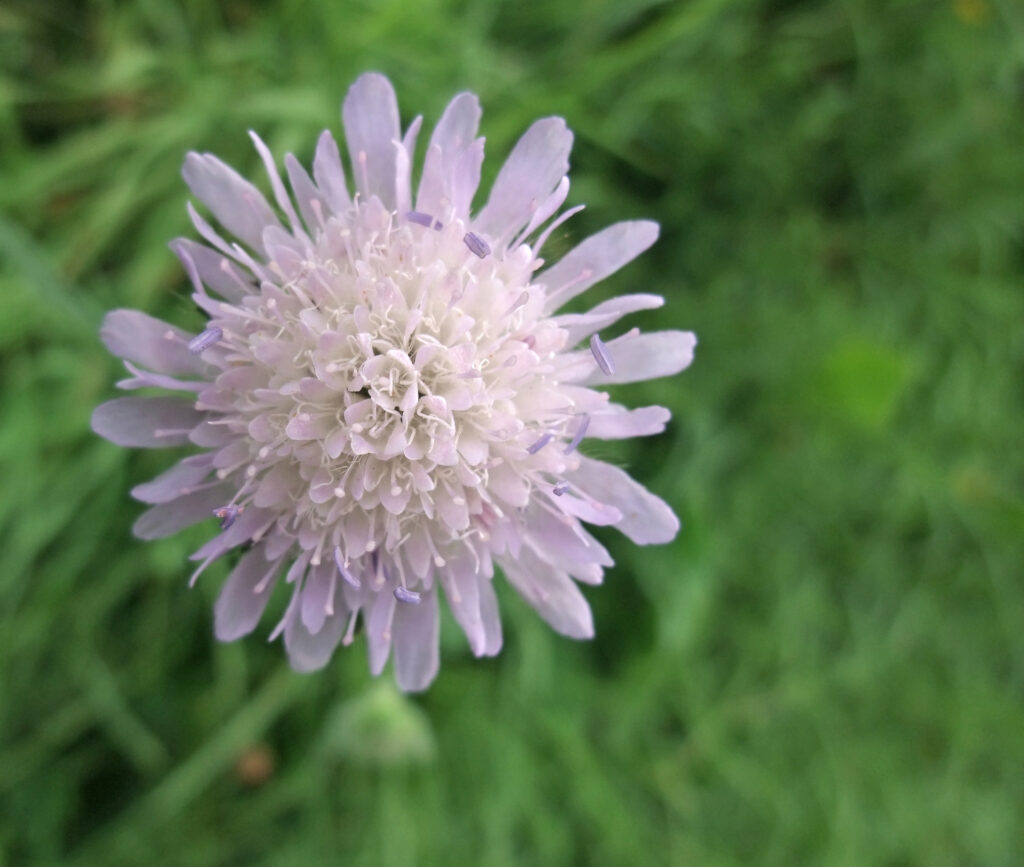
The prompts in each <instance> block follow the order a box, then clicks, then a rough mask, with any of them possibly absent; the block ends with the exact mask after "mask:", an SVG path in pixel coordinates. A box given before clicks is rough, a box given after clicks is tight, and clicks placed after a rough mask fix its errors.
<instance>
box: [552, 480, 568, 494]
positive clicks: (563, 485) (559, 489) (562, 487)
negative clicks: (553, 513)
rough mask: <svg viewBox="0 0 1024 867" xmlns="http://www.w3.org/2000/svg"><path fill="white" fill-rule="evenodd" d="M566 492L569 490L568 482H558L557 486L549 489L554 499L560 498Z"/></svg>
mask: <svg viewBox="0 0 1024 867" xmlns="http://www.w3.org/2000/svg"><path fill="white" fill-rule="evenodd" d="M568 490H569V483H568V482H559V483H558V484H557V485H555V486H554V487H553V488H552V489H551V493H552V494H554V495H555V496H556V497H560V496H562V494H564V493H565V492H566V491H568Z"/></svg>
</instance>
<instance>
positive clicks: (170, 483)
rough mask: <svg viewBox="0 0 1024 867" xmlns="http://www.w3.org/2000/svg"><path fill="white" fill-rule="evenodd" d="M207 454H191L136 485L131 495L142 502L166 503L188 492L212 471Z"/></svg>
mask: <svg viewBox="0 0 1024 867" xmlns="http://www.w3.org/2000/svg"><path fill="white" fill-rule="evenodd" d="M212 469H213V468H212V466H211V458H210V456H209V455H192V456H191V457H188V458H185V459H184V460H183V461H181V462H179V463H177V464H175V465H174V466H173V467H171V468H170V469H169V470H167V471H166V472H163V473H161V474H160V475H159V476H157V477H156V478H155V479H152V480H150V481H148V482H144V483H143V484H141V485H136V486H135V487H134V488H132V496H133V497H135V499H136V500H140V501H141V502H143V503H167V502H170V501H171V500H176V499H177V498H178V497H181V496H183V495H184V494H187V493H189V491H190V490H191V489H192V488H194V487H195V486H196V485H199V484H201V483H202V482H203V480H204V479H205V478H206V477H207V476H208V475H209V474H210V473H211V472H212Z"/></svg>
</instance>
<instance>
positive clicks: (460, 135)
mask: <svg viewBox="0 0 1024 867" xmlns="http://www.w3.org/2000/svg"><path fill="white" fill-rule="evenodd" d="M479 123H480V103H479V102H478V101H477V98H476V96H475V95H474V94H472V93H460V94H459V95H458V96H456V97H455V98H454V99H453V100H452V101H451V102H450V103H448V107H447V108H446V109H445V111H444V114H443V115H442V116H441V120H440V121H438V124H437V126H436V127H434V132H433V134H432V135H431V137H430V145H429V147H428V148H427V156H426V160H425V162H424V166H423V175H422V178H421V180H420V186H419V190H418V192H417V195H416V209H417V210H420V211H425V212H427V213H444V211H445V202H446V201H447V202H448V203H449V204H450V206H451V208H452V210H453V212H454V213H453V216H455V217H458V218H461V219H465V218H467V217H468V216H469V206H470V203H471V202H472V198H473V194H474V193H475V192H476V187H477V185H478V184H479V183H480V160H479V159H476V152H478V151H479V150H480V148H479V147H478V146H477V145H476V133H477V128H478V126H479ZM481 157H482V153H481ZM474 164H475V167H476V171H475V173H474V172H473V166H474ZM474 174H475V178H474Z"/></svg>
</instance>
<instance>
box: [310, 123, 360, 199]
mask: <svg viewBox="0 0 1024 867" xmlns="http://www.w3.org/2000/svg"><path fill="white" fill-rule="evenodd" d="M313 180H315V181H316V185H317V187H318V188H319V189H320V192H321V193H322V194H323V197H324V198H325V199H326V200H327V204H328V205H329V206H330V208H331V210H332V211H333V212H334V213H335V214H343V213H345V211H347V210H348V209H349V208H350V207H351V205H352V199H351V197H350V196H349V194H348V183H347V182H346V180H345V167H344V166H343V165H342V163H341V154H340V153H339V152H338V143H337V142H336V141H335V140H334V136H333V135H331V134H330V132H329V131H328V130H324V131H323V132H322V133H320V139H319V140H318V141H317V143H316V154H315V155H314V156H313Z"/></svg>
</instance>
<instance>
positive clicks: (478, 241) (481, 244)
mask: <svg viewBox="0 0 1024 867" xmlns="http://www.w3.org/2000/svg"><path fill="white" fill-rule="evenodd" d="M462 240H463V241H465V242H466V246H467V247H469V252H470V253H472V254H473V255H474V256H478V257H479V258H481V259H483V258H485V257H487V256H489V255H491V245H490V244H488V243H487V242H486V241H485V240H484V239H483V238H481V237H480V236H479V235H478V234H477V233H476V232H466V234H465V235H464V236H463V238H462Z"/></svg>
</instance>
